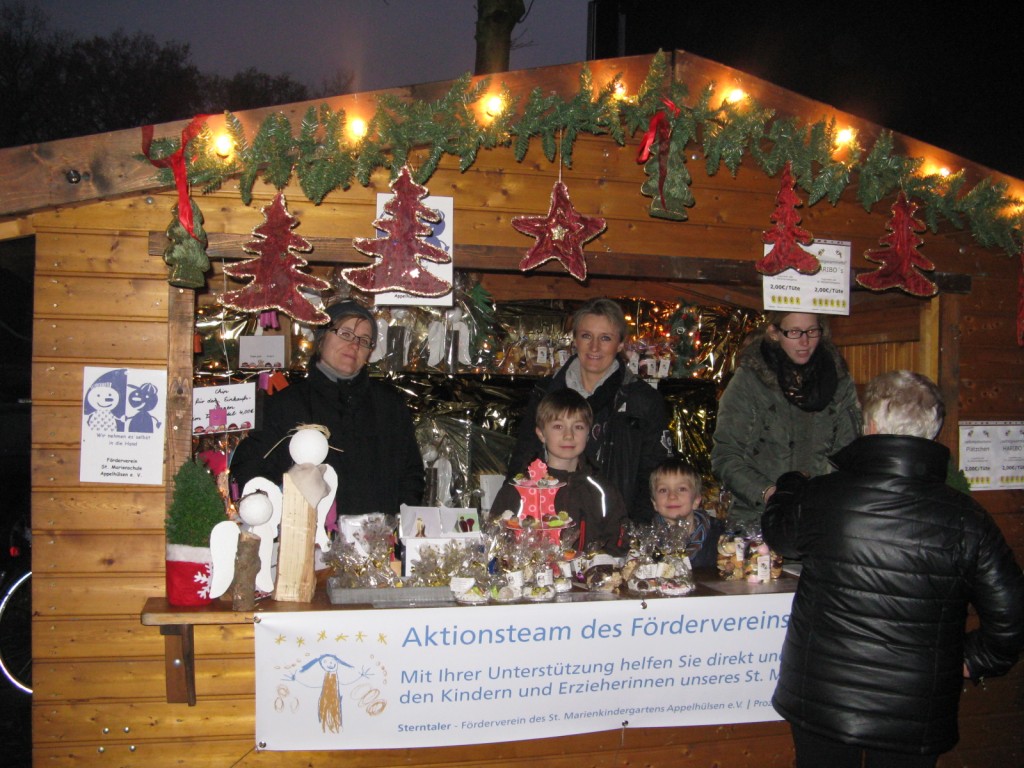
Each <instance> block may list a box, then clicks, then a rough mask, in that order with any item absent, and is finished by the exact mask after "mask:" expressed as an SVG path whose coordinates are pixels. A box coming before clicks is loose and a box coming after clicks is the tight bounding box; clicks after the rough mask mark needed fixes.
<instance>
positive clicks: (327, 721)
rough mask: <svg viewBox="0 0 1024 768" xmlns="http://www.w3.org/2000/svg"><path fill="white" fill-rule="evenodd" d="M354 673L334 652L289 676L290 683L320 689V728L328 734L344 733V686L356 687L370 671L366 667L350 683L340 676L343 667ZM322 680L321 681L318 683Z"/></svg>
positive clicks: (316, 659)
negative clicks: (342, 689) (355, 684)
mask: <svg viewBox="0 0 1024 768" xmlns="http://www.w3.org/2000/svg"><path fill="white" fill-rule="evenodd" d="M342 667H344V668H345V669H351V670H353V671H354V670H355V667H353V666H352V665H351V664H348V663H347V662H344V661H342V660H341V659H340V658H338V657H337V656H335V655H334V654H333V653H325V654H322V655H320V656H317V657H316V658H315V659H313V660H311V661H308V662H306V664H305V665H303V666H302V668H300V669H299V670H298V671H297V672H293V673H292V674H290V675H288V676H287V677H286V679H287V680H291V681H293V682H296V683H298V684H299V685H304V686H306V687H307V688H316V687H317V686H318V685H319V687H320V699H319V700H318V702H317V719H318V720H319V721H320V729H321V730H322V731H323V732H324V733H327V731H328V730H329V731H330V732H331V733H340V732H341V730H342V718H341V705H342V696H341V687H342V686H343V685H344V686H349V685H353V684H354V683H357V682H358V681H360V680H362V679H363V678H365V677H369V672H368V671H367V669H366V668H365V667H364V668H363V669H362V670H360V671H359V672H358V673H357V674H355V673H354V677H352V678H351V679H350V680H341V679H340V678H339V673H340V671H341V668H342ZM321 670H322V671H323V677H322V678H319V672H320V671H321ZM318 681H319V682H318Z"/></svg>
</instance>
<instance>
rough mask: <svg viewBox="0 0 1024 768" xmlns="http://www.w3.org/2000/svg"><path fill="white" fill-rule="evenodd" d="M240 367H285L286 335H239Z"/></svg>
mask: <svg viewBox="0 0 1024 768" xmlns="http://www.w3.org/2000/svg"><path fill="white" fill-rule="evenodd" d="M238 367H239V368H254V369H256V370H264V369H267V368H284V336H278V335H273V336H268V335H263V336H239V337H238Z"/></svg>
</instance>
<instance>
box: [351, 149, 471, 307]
mask: <svg viewBox="0 0 1024 768" xmlns="http://www.w3.org/2000/svg"><path fill="white" fill-rule="evenodd" d="M391 191H392V192H394V193H395V196H394V197H393V198H391V199H390V200H389V201H388V202H387V203H385V204H384V215H383V216H381V217H379V218H378V219H377V220H376V221H374V222H373V226H375V227H376V228H377V229H380V230H383V231H384V232H387V233H388V236H387V237H377V238H369V237H357V238H353V240H352V246H353V247H354V248H355V249H356V250H357V251H359V252H360V253H365V254H366V255H367V256H373V257H374V258H375V259H376V261H374V263H373V264H370V265H369V266H366V267H350V268H349V269H344V270H342V272H341V274H342V275H343V276H344V278H345V280H346V281H348V282H349V283H350V284H351V285H354V286H355V287H356V288H361V289H362V290H364V291H368V292H370V293H381V292H382V291H404V292H405V293H409V294H412V295H414V296H423V297H431V296H444V295H445V294H446V293H448V292H449V291H451V289H452V284H451V283H449V282H447V281H446V280H442V279H441V278H439V277H436V276H435V275H432V274H431V273H430V272H428V271H427V270H426V269H425V268H424V266H423V262H424V261H429V262H433V263H435V264H447V263H449V262H450V261H451V260H452V257H451V256H450V255H448V253H447V252H446V251H445V250H444V249H443V248H439V247H437V246H436V245H431V244H430V243H428V242H427V241H426V240H425V239H424V238H426V237H429V236H430V235H432V234H433V232H434V228H433V226H431V225H432V224H436V223H438V222H439V221H441V214H439V213H438V212H437V211H435V210H434V209H433V208H428V207H427V206H425V205H423V203H421V202H420V200H421V199H423V198H424V197H426V196H427V194H428V193H427V188H426V187H424V186H421V185H419V184H417V183H416V182H415V181H413V180H412V174H411V173H410V172H409V168H408V166H403V168H402V170H401V171H399V173H398V178H396V179H395V180H394V181H393V182H392V183H391Z"/></svg>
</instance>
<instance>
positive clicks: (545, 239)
mask: <svg viewBox="0 0 1024 768" xmlns="http://www.w3.org/2000/svg"><path fill="white" fill-rule="evenodd" d="M512 226H513V227H515V229H516V230H518V231H519V232H522V233H523V234H524V235H530V236H532V237H535V238H537V242H536V243H534V244H533V245H532V246H531V247H530V250H528V251H527V252H526V256H525V257H523V260H522V261H521V262H519V269H520V270H522V271H523V272H526V271H527V270H530V269H533V268H535V267H539V266H540V265H541V264H543V263H545V262H547V261H550V260H551V259H558V260H559V261H560V262H562V266H564V267H565V268H566V270H568V272H569V274H570V275H572V276H573V277H575V278H576V279H577V280H579V281H580V282H583V281H584V280H586V279H587V262H586V259H585V258H584V256H583V246H584V245H585V244H586V243H589V242H590V241H591V240H593V239H594V238H595V237H597V236H598V235H600V234H601V233H602V232H604V229H605V226H606V223H605V220H604V219H602V218H601V217H599V216H583V215H581V214H580V213H579V212H578V211H577V210H576V209H575V208H573V207H572V201H571V200H570V199H569V189H568V187H566V186H565V184H564V183H562V182H561V181H556V182H555V186H554V187H553V188H552V190H551V207H550V208H549V209H548V214H547V216H516V217H514V218H513V219H512Z"/></svg>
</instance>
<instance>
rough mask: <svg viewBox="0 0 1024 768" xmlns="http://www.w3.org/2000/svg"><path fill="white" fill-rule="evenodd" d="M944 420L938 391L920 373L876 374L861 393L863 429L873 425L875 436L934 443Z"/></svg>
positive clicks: (943, 411) (940, 396)
mask: <svg viewBox="0 0 1024 768" xmlns="http://www.w3.org/2000/svg"><path fill="white" fill-rule="evenodd" d="M945 416H946V406H945V403H943V402H942V394H941V393H940V392H939V388H938V387H937V386H936V385H935V382H933V381H932V380H931V379H929V378H928V377H927V376H922V375H921V374H920V373H914V372H913V371H890V372H888V373H883V374H880V375H878V376H876V377H875V378H873V379H872V380H871V381H869V382H868V385H867V388H866V389H865V392H864V426H865V428H867V427H868V425H869V424H870V423H871V422H874V423H875V429H876V431H877V432H878V433H879V434H883V435H909V436H911V437H923V438H926V439H928V440H934V439H935V436H936V435H938V434H939V430H940V429H942V420H943V419H944V418H945Z"/></svg>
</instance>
